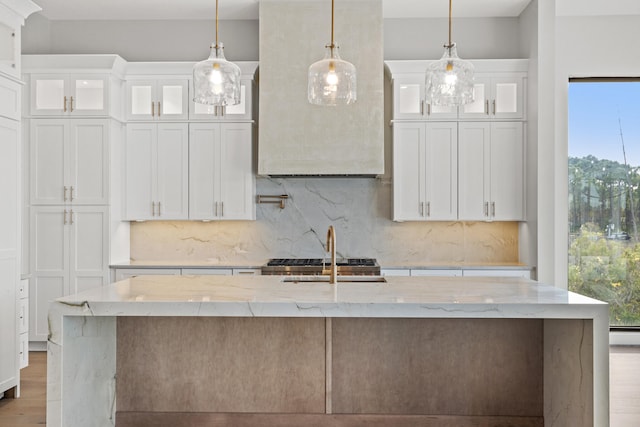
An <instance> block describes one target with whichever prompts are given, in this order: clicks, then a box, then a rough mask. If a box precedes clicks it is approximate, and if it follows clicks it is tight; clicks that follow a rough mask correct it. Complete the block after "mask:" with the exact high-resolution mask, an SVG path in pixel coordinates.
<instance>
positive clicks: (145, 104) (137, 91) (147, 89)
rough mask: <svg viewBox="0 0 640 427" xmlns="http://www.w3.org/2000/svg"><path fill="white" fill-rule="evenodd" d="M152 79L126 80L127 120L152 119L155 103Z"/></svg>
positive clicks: (155, 109)
mask: <svg viewBox="0 0 640 427" xmlns="http://www.w3.org/2000/svg"><path fill="white" fill-rule="evenodd" d="M155 83H156V82H155V81H154V80H128V81H127V83H126V92H127V96H126V98H127V101H126V102H127V109H126V111H127V118H128V119H129V120H153V119H154V118H155V117H156V114H157V113H156V111H157V105H156V94H155V87H156V86H155Z"/></svg>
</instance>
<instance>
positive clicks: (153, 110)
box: [151, 101, 156, 117]
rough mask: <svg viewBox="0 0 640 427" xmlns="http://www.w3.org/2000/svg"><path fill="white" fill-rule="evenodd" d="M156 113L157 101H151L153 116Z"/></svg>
mask: <svg viewBox="0 0 640 427" xmlns="http://www.w3.org/2000/svg"><path fill="white" fill-rule="evenodd" d="M155 115H156V103H155V102H153V101H151V117H153V116H155Z"/></svg>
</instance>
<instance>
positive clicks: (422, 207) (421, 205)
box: [418, 202, 424, 216]
mask: <svg viewBox="0 0 640 427" xmlns="http://www.w3.org/2000/svg"><path fill="white" fill-rule="evenodd" d="M418 209H419V210H420V216H424V202H420V205H419V206H418Z"/></svg>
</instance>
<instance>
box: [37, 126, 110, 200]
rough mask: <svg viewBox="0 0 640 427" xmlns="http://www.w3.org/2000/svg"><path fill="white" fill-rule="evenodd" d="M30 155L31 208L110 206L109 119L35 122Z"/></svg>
mask: <svg viewBox="0 0 640 427" xmlns="http://www.w3.org/2000/svg"><path fill="white" fill-rule="evenodd" d="M30 151H31V164H30V171H31V179H30V186H31V190H30V194H31V197H30V198H31V204H33V205H57V204H64V203H73V204H76V205H100V204H106V203H108V200H109V196H108V193H109V179H108V177H109V121H108V119H32V120H31V126H30Z"/></svg>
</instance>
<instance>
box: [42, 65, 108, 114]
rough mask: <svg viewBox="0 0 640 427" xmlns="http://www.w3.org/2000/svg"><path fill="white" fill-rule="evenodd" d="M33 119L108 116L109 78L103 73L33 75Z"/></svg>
mask: <svg viewBox="0 0 640 427" xmlns="http://www.w3.org/2000/svg"><path fill="white" fill-rule="evenodd" d="M30 80H31V86H30V94H31V99H30V103H29V106H30V109H29V111H30V112H31V115H32V116H107V115H108V113H109V77H108V76H107V75H105V74H32V75H31V77H30Z"/></svg>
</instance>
